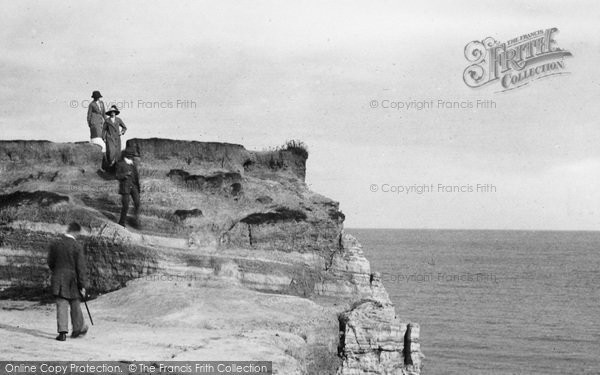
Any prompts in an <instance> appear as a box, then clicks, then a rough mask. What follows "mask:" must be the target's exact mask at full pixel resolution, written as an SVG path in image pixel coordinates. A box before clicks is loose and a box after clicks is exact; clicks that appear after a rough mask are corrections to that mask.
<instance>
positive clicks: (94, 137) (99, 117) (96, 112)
mask: <svg viewBox="0 0 600 375" xmlns="http://www.w3.org/2000/svg"><path fill="white" fill-rule="evenodd" d="M92 98H93V99H94V100H93V101H92V102H91V103H90V105H89V106H88V113H87V123H88V126H89V127H90V143H93V144H96V145H98V146H100V147H102V152H104V151H106V146H105V144H104V141H103V140H102V128H103V126H104V120H105V119H106V113H105V111H106V107H105V106H104V102H102V100H100V98H102V94H100V91H94V92H93V93H92Z"/></svg>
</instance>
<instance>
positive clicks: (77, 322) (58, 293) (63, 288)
mask: <svg viewBox="0 0 600 375" xmlns="http://www.w3.org/2000/svg"><path fill="white" fill-rule="evenodd" d="M80 231H81V226H80V225H79V224H77V223H74V222H73V223H71V224H69V227H68V228H67V233H66V234H65V235H64V236H63V238H61V239H60V240H57V241H55V242H53V243H52V244H51V245H50V251H49V252H48V267H50V270H51V271H52V294H53V295H54V296H55V297H56V322H57V326H58V336H57V337H56V339H57V340H58V341H65V340H66V339H67V333H68V332H69V314H68V311H69V307H71V325H72V326H73V331H72V333H71V337H72V338H76V337H79V336H83V335H85V334H86V333H87V331H88V326H87V325H86V324H85V323H84V321H83V313H82V312H81V304H80V299H81V298H82V297H83V296H85V288H86V287H87V285H88V275H87V263H86V258H85V253H84V252H83V248H82V247H81V245H80V244H79V243H78V242H77V240H76V239H75V236H76V235H77V234H78V233H79V232H80Z"/></svg>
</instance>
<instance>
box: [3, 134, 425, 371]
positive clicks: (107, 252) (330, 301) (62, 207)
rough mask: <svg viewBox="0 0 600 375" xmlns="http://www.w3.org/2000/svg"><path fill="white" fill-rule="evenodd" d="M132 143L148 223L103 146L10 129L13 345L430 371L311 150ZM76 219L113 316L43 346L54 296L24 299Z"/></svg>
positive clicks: (6, 313) (6, 193) (8, 267)
mask: <svg viewBox="0 0 600 375" xmlns="http://www.w3.org/2000/svg"><path fill="white" fill-rule="evenodd" d="M127 144H128V147H135V148H136V149H137V150H138V151H139V153H140V155H141V157H140V158H137V160H135V162H136V163H137V164H138V167H139V170H140V178H141V184H142V211H141V222H142V227H141V229H140V230H136V229H132V228H127V229H125V228H122V227H121V226H119V225H117V224H116V221H117V218H118V215H119V210H120V196H119V195H118V194H117V190H118V189H117V181H115V180H114V179H112V178H111V176H109V175H105V174H103V173H101V172H99V171H98V168H99V166H100V164H101V159H102V154H101V152H100V150H99V148H98V147H97V146H94V145H91V144H88V143H83V142H82V143H52V142H47V141H0V163H1V167H0V297H1V298H3V299H4V301H3V302H2V304H1V306H2V310H1V311H0V320H1V321H2V322H3V323H2V324H0V330H4V331H6V333H7V334H8V336H9V338H10V340H5V343H6V342H10V343H11V345H10V347H9V346H7V345H8V344H0V347H1V350H2V351H3V352H4V353H7V354H8V355H9V356H11V357H13V359H20V360H24V359H33V358H45V357H48V356H50V358H49V359H54V358H57V357H60V358H62V359H71V360H75V359H81V360H90V359H97V360H106V359H111V358H112V359H118V360H139V359H142V358H148V359H149V360H152V359H176V360H184V359H190V360H191V359H194V356H196V358H198V356H202V358H215V359H223V360H224V359H228V360H242V359H248V360H272V361H273V363H274V369H275V371H274V373H284V374H315V373H318V374H419V373H420V371H421V367H422V363H421V359H422V357H423V356H422V354H421V351H420V345H419V326H418V324H415V323H407V322H403V321H401V319H400V318H399V317H398V316H397V315H396V312H395V309H394V306H393V304H392V303H391V301H390V299H389V297H388V295H387V292H386V291H385V289H384V287H383V285H382V283H381V280H380V277H379V275H378V274H377V273H374V272H372V271H371V269H370V265H369V262H368V261H367V259H366V258H365V256H364V254H363V251H362V247H361V245H360V244H359V243H358V241H357V240H356V239H354V238H353V237H352V236H350V235H348V234H346V233H344V231H343V222H344V215H343V213H342V212H341V211H340V210H339V204H338V203H337V202H335V201H333V200H331V199H329V198H326V197H324V196H322V195H319V194H316V193H314V192H312V191H310V190H309V189H308V188H307V186H306V184H305V183H304V178H305V172H306V158H307V154H306V152H304V150H302V149H298V148H287V149H286V148H284V149H281V150H277V151H264V152H254V151H248V150H246V149H245V148H244V147H243V146H241V145H235V144H226V143H206V142H190V141H176V140H167V139H155V138H154V139H131V140H129V141H128V142H127ZM74 220H75V221H78V222H79V223H80V224H81V225H82V227H83V228H84V230H83V232H82V235H81V236H80V238H79V240H80V241H81V242H82V243H83V244H84V248H85V250H86V255H87V257H88V264H89V266H90V267H89V268H90V269H89V272H90V277H91V288H90V289H91V290H90V292H91V293H92V294H93V295H94V296H95V297H97V298H95V299H94V300H93V301H91V302H90V308H91V309H92V310H93V311H94V312H95V314H96V316H95V317H94V318H95V321H96V320H97V321H98V323H97V325H103V326H104V327H105V328H106V330H99V329H97V330H95V331H92V332H91V334H90V336H89V337H86V341H85V342H84V341H80V342H84V344H80V345H78V346H63V347H61V348H59V349H57V348H52V349H53V350H52V351H47V352H45V351H44V350H47V349H43V348H44V347H45V346H46V344H44V343H45V342H46V341H44V340H47V339H48V337H47V336H48V335H49V334H51V333H52V327H53V323H52V319H53V316H52V313H51V308H52V306H51V305H44V304H39V303H33V302H26V301H20V302H19V301H16V300H23V299H27V300H39V299H44V297H45V296H46V297H47V291H48V285H49V271H48V269H47V266H46V265H45V259H46V252H47V246H48V244H49V243H50V242H51V241H52V240H53V239H55V238H57V237H58V236H60V234H61V232H62V230H63V225H64V224H67V223H69V222H70V221H74ZM48 322H50V323H48ZM132 331H133V332H132ZM40 340H41V341H40ZM15 342H16V344H17V345H16V346H15V345H14V344H15ZM19 343H21V345H19ZM149 343H153V344H150V345H149ZM68 345H70V344H68ZM5 346H6V347H5ZM31 346H34V347H31ZM24 347H26V349H23V348H24ZM19 348H21V349H19ZM36 348H37V349H36ZM90 353H95V354H93V355H92V354H90Z"/></svg>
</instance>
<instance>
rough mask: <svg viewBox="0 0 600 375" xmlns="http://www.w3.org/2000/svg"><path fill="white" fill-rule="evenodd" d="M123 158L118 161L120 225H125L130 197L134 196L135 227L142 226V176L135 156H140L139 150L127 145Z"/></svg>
mask: <svg viewBox="0 0 600 375" xmlns="http://www.w3.org/2000/svg"><path fill="white" fill-rule="evenodd" d="M122 156H123V157H122V158H121V160H119V162H118V163H117V180H119V194H121V217H120V219H119V225H121V226H123V227H125V224H126V222H127V213H128V211H129V197H130V196H131V198H133V205H134V208H135V224H134V226H135V227H138V228H139V226H140V221H139V214H140V191H141V189H140V176H139V173H138V169H137V166H136V165H135V163H134V161H133V158H135V157H139V154H138V152H137V150H135V149H133V148H130V147H127V148H126V149H125V150H123V153H122Z"/></svg>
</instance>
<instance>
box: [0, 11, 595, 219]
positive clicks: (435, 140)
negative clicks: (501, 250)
mask: <svg viewBox="0 0 600 375" xmlns="http://www.w3.org/2000/svg"><path fill="white" fill-rule="evenodd" d="M3 8H4V9H3V12H2V13H1V14H0V24H2V25H3V26H2V33H0V48H1V50H2V51H3V53H2V54H1V55H0V77H2V81H3V84H2V85H1V86H0V103H2V104H0V128H1V129H2V131H1V133H0V139H47V140H51V141H55V142H73V141H82V140H87V139H89V130H88V127H87V124H86V120H85V118H86V112H87V103H88V101H89V99H90V95H91V92H92V91H93V90H100V91H101V92H102V94H103V96H104V98H103V99H104V100H105V102H109V103H110V102H114V103H117V105H118V106H119V108H121V109H122V111H121V115H120V117H121V118H122V119H123V121H124V122H125V123H126V124H127V126H128V129H129V130H128V133H127V134H126V136H125V139H129V138H135V137H141V138H147V137H164V138H172V139H187V140H199V141H218V142H229V143H239V144H243V145H244V146H245V147H246V148H248V149H254V150H262V149H267V148H269V147H272V146H277V145H280V144H282V143H284V142H285V141H286V140H289V139H299V140H302V141H303V142H305V143H306V144H307V145H308V147H309V152H310V156H309V160H308V165H307V183H308V185H309V186H310V188H311V189H312V190H314V191H317V192H319V193H321V194H323V195H326V196H328V197H331V198H333V199H335V200H337V201H339V202H340V207H341V209H342V211H343V212H344V213H345V214H346V226H347V227H364V228H430V229H436V228H450V229H523V230H532V229H535V230H597V229H598V228H599V227H600V205H599V203H600V176H599V173H600V147H599V145H600V127H599V124H598V117H599V115H600V106H599V105H598V103H597V101H598V98H600V95H599V94H600V86H599V85H600V75H599V72H598V67H597V66H598V64H597V63H598V62H599V61H600V48H599V47H600V45H599V44H600V37H599V36H598V35H600V33H599V32H598V31H599V30H598V29H599V26H598V22H597V21H598V19H600V3H598V2H594V1H578V2H574V1H572V2H567V1H548V0H545V1H528V2H526V3H524V2H518V1H510V0H508V1H504V2H501V3H498V2H491V1H465V0H462V1H453V2H447V1H442V0H439V1H437V0H436V1H432V0H425V1H419V2H410V3H409V2H400V1H294V2H291V1H251V2H250V1H247V2H244V1H178V2H165V1H157V2H153V3H150V2H148V1H143V2H142V1H128V2H115V1H102V2H98V1H94V2H89V1H77V2H75V1H69V2H66V1H65V2H43V1H27V0H26V1H18V2H17V1H15V2H10V3H8V2H7V3H4V4H3ZM552 27H556V28H558V30H559V32H558V33H557V34H556V36H555V40H556V42H557V45H558V46H559V47H560V48H563V49H565V50H568V51H570V52H571V53H572V55H573V56H572V57H570V58H567V59H565V60H564V62H565V66H566V67H565V70H566V72H568V73H569V74H564V75H557V76H553V77H551V78H545V79H541V80H536V81H532V82H531V84H529V85H526V86H524V87H523V88H519V89H516V90H510V91H505V92H500V90H499V89H500V86H499V85H498V84H495V85H494V84H490V85H488V86H484V87H480V88H477V89H473V88H471V87H468V86H467V85H465V83H464V82H463V71H464V70H465V68H466V67H467V66H468V65H469V62H468V61H467V60H466V58H465V56H464V49H465V46H466V45H467V44H468V43H469V42H471V41H474V40H482V39H484V38H486V37H490V36H491V37H493V38H495V39H497V40H499V41H501V42H504V41H508V40H510V39H512V38H515V37H518V36H520V35H523V34H527V33H530V32H533V31H536V30H540V29H547V28H552ZM478 100H481V101H486V103H490V102H493V103H494V106H493V107H492V108H476V107H474V108H455V107H453V108H438V107H432V108H423V109H422V110H416V109H410V110H408V109H401V110H398V109H393V108H383V107H389V103H391V102H410V101H414V102H423V101H433V102H434V103H435V104H436V105H437V104H438V101H442V103H446V102H459V103H461V102H462V103H465V102H467V103H468V102H470V103H477V101H478ZM373 103H376V106H377V107H376V108H373ZM384 103H385V104H384ZM477 184H481V185H482V186H491V187H493V188H490V189H489V190H490V191H487V192H481V191H480V192H477V191H472V192H471V191H463V192H460V191H459V192H457V191H451V192H447V191H445V188H444V187H446V186H458V187H462V189H463V190H469V188H468V187H469V186H470V187H471V189H473V190H476V187H477ZM400 186H405V187H407V186H414V187H415V188H416V187H417V186H429V187H431V186H433V187H434V189H431V191H429V192H423V193H422V194H418V193H416V190H414V189H415V188H413V190H412V191H409V190H407V188H403V189H404V190H403V191H401V192H400V193H394V192H391V191H390V190H402V188H399V187H400ZM439 186H442V191H440V189H439ZM395 187H397V188H395Z"/></svg>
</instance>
